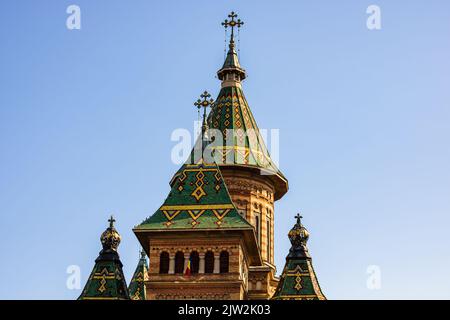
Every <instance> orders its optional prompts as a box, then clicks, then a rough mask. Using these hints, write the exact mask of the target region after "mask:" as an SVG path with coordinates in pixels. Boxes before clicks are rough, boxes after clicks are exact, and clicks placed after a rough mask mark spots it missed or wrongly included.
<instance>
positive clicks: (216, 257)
mask: <svg viewBox="0 0 450 320" xmlns="http://www.w3.org/2000/svg"><path fill="white" fill-rule="evenodd" d="M213 272H214V273H220V255H219V254H218V253H217V252H216V253H215V254H214V271H213Z"/></svg>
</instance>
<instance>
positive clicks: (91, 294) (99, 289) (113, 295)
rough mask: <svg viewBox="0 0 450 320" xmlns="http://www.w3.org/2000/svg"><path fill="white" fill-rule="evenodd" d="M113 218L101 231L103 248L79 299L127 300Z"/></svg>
mask: <svg viewBox="0 0 450 320" xmlns="http://www.w3.org/2000/svg"><path fill="white" fill-rule="evenodd" d="M114 221H115V220H114V218H113V217H111V219H110V220H109V222H110V225H109V227H108V228H107V229H106V230H105V232H103V233H102V235H101V237H100V241H101V243H102V246H103V249H102V251H100V254H99V256H98V258H97V259H96V260H95V266H94V269H93V270H92V272H91V275H90V276H89V279H88V281H87V282H86V285H85V286H84V289H83V291H82V293H81V295H80V297H79V298H78V299H79V300H128V299H129V295H128V289H127V283H126V281H125V276H124V274H123V270H122V266H123V265H122V262H121V261H120V258H119V253H118V252H117V248H118V247H119V244H120V240H121V237H120V235H119V233H118V232H117V230H116V228H115V227H114Z"/></svg>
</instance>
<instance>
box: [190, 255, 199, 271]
mask: <svg viewBox="0 0 450 320" xmlns="http://www.w3.org/2000/svg"><path fill="white" fill-rule="evenodd" d="M190 261H191V273H193V274H195V273H198V269H199V265H200V257H199V255H198V252H197V251H192V252H191V256H190Z"/></svg>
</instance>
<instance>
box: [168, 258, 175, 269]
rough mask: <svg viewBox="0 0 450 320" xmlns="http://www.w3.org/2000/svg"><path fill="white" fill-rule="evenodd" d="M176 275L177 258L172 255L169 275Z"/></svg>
mask: <svg viewBox="0 0 450 320" xmlns="http://www.w3.org/2000/svg"><path fill="white" fill-rule="evenodd" d="M174 273H175V256H174V255H172V254H170V256H169V274H174Z"/></svg>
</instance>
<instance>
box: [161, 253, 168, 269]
mask: <svg viewBox="0 0 450 320" xmlns="http://www.w3.org/2000/svg"><path fill="white" fill-rule="evenodd" d="M159 273H169V253H168V252H166V251H163V252H161V254H160V256H159Z"/></svg>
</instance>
